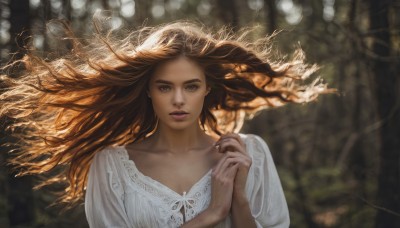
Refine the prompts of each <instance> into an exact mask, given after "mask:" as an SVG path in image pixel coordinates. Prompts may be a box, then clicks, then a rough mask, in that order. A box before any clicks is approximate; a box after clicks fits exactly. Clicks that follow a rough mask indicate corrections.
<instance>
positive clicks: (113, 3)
mask: <svg viewBox="0 0 400 228" xmlns="http://www.w3.org/2000/svg"><path fill="white" fill-rule="evenodd" d="M97 9H107V10H110V11H111V12H112V14H113V18H112V20H111V21H110V23H111V25H112V26H114V27H118V26H120V25H122V24H125V25H127V26H128V27H129V28H131V29H135V28H136V27H137V26H141V25H143V24H145V25H156V24H159V23H162V22H170V21H173V20H176V19H192V20H195V21H198V22H201V23H203V24H205V25H207V26H212V27H216V28H218V27H219V26H223V25H230V26H232V27H233V29H234V31H238V32H240V31H239V30H240V28H242V27H246V26H254V25H258V26H259V29H258V30H257V33H256V35H257V36H259V37H262V36H265V35H268V34H271V33H272V32H273V31H275V30H281V32H280V33H279V34H278V35H277V37H276V38H275V40H274V45H275V48H274V51H275V50H276V51H279V53H281V54H282V55H289V56H290V54H291V53H292V52H293V50H294V49H295V48H296V47H298V46H299V44H300V45H301V47H302V48H303V50H304V51H305V53H306V56H307V61H308V62H309V63H316V64H318V65H320V66H321V70H320V71H319V72H318V75H321V76H322V77H323V78H324V80H325V81H326V82H328V83H329V84H330V87H334V88H337V89H338V90H339V91H340V95H326V96H321V97H320V98H318V101H317V102H313V103H310V104H306V105H287V106H285V107H281V108H274V109H269V110H265V111H263V112H262V113H260V114H259V115H257V116H256V117H255V118H253V119H252V120H249V121H247V123H246V125H245V126H244V128H243V132H246V133H254V134H258V135H260V136H262V137H263V138H264V139H265V140H266V142H267V143H268V145H269V147H270V150H271V152H272V154H273V156H274V159H275V163H276V165H277V168H278V172H279V175H280V177H281V181H282V185H283V188H284V190H285V194H286V198H287V201H288V205H289V211H290V216H291V224H292V225H291V227H400V112H399V105H400V96H399V92H400V89H399V88H400V86H399V77H400V76H399V70H400V69H399V68H400V64H399V49H400V37H399V35H400V33H399V32H400V31H399V29H400V10H399V9H400V2H399V1H395V0H365V1H361V0H65V1H61V0H43V1H40V0H30V1H28V0H0V44H1V49H0V50H1V51H0V57H1V61H0V64H1V65H4V64H6V63H7V62H8V61H9V60H10V59H11V58H12V57H13V58H20V57H21V54H17V55H14V54H13V53H15V52H16V51H18V50H19V48H18V46H22V44H23V43H24V40H25V39H26V38H27V37H28V36H31V37H32V40H31V41H32V43H33V45H34V46H35V48H36V49H37V50H38V51H52V48H54V47H53V46H54V43H52V42H51V41H50V40H51V39H52V38H51V37H50V34H49V33H46V32H45V23H46V21H48V20H50V19H53V18H59V19H66V20H69V21H70V22H71V24H72V27H73V28H74V31H75V32H76V35H77V36H78V37H85V36H89V35H90V34H91V32H92V31H93V27H92V22H91V19H92V15H93V13H94V12H95V11H96V10H97ZM22 31H24V33H22V35H20V36H17V34H18V33H21V32H22ZM25 42H26V40H25ZM52 45H53V46H52ZM1 130H2V129H0V142H5V141H7V140H9V138H7V136H6V135H5V134H4V132H3V133H1ZM0 150H2V151H1V153H0V163H1V164H2V165H1V166H0V227H71V225H74V227H76V228H78V227H88V225H87V223H86V219H85V215H84V210H83V205H81V206H80V207H77V208H76V209H75V210H72V211H69V212H68V213H65V214H63V215H58V214H57V210H55V209H54V208H46V206H47V205H49V204H50V203H51V202H52V200H54V196H52V195H51V194H49V192H48V191H46V189H43V190H39V191H34V190H32V185H33V184H34V182H33V181H34V179H33V178H32V177H23V178H14V177H13V176H14V175H13V174H12V173H10V172H9V171H8V170H7V169H6V167H5V166H4V164H3V163H4V161H5V160H6V159H7V153H5V149H4V148H0Z"/></svg>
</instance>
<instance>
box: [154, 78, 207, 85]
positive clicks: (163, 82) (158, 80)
mask: <svg viewBox="0 0 400 228" xmlns="http://www.w3.org/2000/svg"><path fill="white" fill-rule="evenodd" d="M193 82H201V80H200V79H191V80H187V81H185V82H183V84H190V83H193ZM155 83H160V84H168V85H172V84H173V83H172V82H170V81H165V80H162V79H157V80H156V81H155Z"/></svg>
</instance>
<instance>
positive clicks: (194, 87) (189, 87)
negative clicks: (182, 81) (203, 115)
mask: <svg viewBox="0 0 400 228" xmlns="http://www.w3.org/2000/svg"><path fill="white" fill-rule="evenodd" d="M199 87H200V86H198V85H188V86H186V89H187V90H188V91H196V90H197V89H198V88H199Z"/></svg>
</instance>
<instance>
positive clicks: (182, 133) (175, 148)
mask: <svg viewBox="0 0 400 228" xmlns="http://www.w3.org/2000/svg"><path fill="white" fill-rule="evenodd" d="M152 138H153V140H154V141H153V142H154V144H153V145H154V146H155V147H157V148H162V149H163V150H167V151H168V152H170V153H186V152H187V151H189V150H193V149H196V148H204V147H205V146H207V145H210V144H212V143H213V140H212V138H211V137H210V136H208V135H207V134H206V133H205V132H204V131H203V130H202V129H201V128H200V126H199V125H198V124H195V125H194V126H193V127H189V128H185V129H181V130H175V129H170V128H168V127H166V126H163V125H160V126H158V128H157V130H156V132H154V134H153V135H152Z"/></svg>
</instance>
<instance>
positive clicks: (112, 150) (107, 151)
mask: <svg viewBox="0 0 400 228" xmlns="http://www.w3.org/2000/svg"><path fill="white" fill-rule="evenodd" d="M122 149H123V147H122V146H107V147H105V148H103V149H101V150H99V151H98V152H96V153H95V154H94V156H93V160H92V165H93V164H95V165H101V166H103V165H115V161H116V159H118V158H120V157H122V156H123V155H124V154H123V153H122V152H123V151H122Z"/></svg>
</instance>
